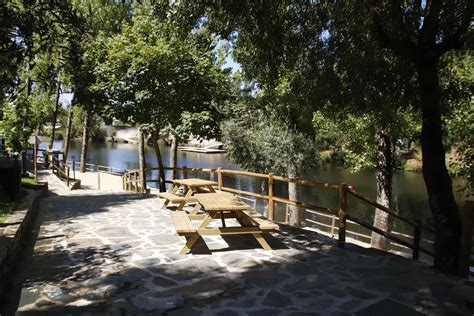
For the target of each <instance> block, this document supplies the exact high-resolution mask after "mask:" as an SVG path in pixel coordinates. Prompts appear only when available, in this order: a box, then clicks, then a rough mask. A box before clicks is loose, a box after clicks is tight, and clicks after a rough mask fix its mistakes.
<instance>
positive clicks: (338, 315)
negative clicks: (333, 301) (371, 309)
mask: <svg viewBox="0 0 474 316" xmlns="http://www.w3.org/2000/svg"><path fill="white" fill-rule="evenodd" d="M351 315H352V314H350V313H347V312H341V311H335V312H332V313H331V316H351ZM375 315H377V316H378V315H379V314H374V315H373V316H375Z"/></svg>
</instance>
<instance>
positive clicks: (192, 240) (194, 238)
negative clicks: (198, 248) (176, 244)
mask: <svg viewBox="0 0 474 316" xmlns="http://www.w3.org/2000/svg"><path fill="white" fill-rule="evenodd" d="M198 238H199V235H198V234H196V235H192V236H186V244H185V245H184V246H183V248H181V250H180V251H179V254H180V255H185V254H187V253H188V252H189V251H190V250H191V248H192V247H193V246H194V244H195V243H196V241H197V240H198Z"/></svg>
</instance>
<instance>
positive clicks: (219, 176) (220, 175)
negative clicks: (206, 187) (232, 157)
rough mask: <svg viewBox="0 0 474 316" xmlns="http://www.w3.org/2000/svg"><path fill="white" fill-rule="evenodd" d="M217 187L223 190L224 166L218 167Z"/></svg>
mask: <svg viewBox="0 0 474 316" xmlns="http://www.w3.org/2000/svg"><path fill="white" fill-rule="evenodd" d="M217 188H218V189H219V191H222V168H221V167H219V168H217Z"/></svg>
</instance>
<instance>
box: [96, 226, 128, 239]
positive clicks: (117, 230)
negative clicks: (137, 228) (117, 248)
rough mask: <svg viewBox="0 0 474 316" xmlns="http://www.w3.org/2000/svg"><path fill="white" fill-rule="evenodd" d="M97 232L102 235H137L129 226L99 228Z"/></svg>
mask: <svg viewBox="0 0 474 316" xmlns="http://www.w3.org/2000/svg"><path fill="white" fill-rule="evenodd" d="M96 233H97V234H98V235H100V236H102V237H120V238H123V237H135V235H134V234H133V233H132V232H131V231H130V230H129V229H128V228H127V227H104V228H98V229H97V230H96Z"/></svg>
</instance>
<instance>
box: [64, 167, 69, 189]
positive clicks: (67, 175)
mask: <svg viewBox="0 0 474 316" xmlns="http://www.w3.org/2000/svg"><path fill="white" fill-rule="evenodd" d="M65 168H67V167H65ZM66 170H67V174H66V177H67V180H66V183H67V186H68V187H69V168H67V169H66Z"/></svg>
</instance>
